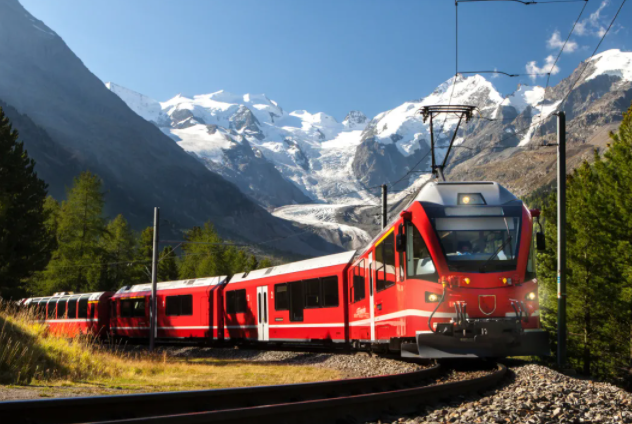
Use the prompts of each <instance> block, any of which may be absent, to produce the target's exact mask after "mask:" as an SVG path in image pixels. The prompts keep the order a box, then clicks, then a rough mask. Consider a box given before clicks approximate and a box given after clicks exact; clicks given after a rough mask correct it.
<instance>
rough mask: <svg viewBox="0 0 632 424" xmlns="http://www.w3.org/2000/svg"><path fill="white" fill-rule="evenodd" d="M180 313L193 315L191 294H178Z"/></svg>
mask: <svg viewBox="0 0 632 424" xmlns="http://www.w3.org/2000/svg"><path fill="white" fill-rule="evenodd" d="M180 315H181V316H189V315H193V295H191V294H184V295H182V296H180Z"/></svg>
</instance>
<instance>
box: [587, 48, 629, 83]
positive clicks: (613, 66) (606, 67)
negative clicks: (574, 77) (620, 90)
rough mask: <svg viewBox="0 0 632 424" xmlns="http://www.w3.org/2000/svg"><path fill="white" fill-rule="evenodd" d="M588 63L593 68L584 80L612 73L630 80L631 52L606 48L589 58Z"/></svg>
mask: <svg viewBox="0 0 632 424" xmlns="http://www.w3.org/2000/svg"><path fill="white" fill-rule="evenodd" d="M590 63H591V64H592V66H594V68H595V70H594V72H593V73H592V74H590V75H589V76H588V77H586V79H585V81H589V80H591V79H593V78H596V77H598V76H599V75H612V76H617V77H619V78H621V79H623V80H626V81H632V52H622V51H621V50H619V49H611V50H606V51H605V52H602V53H599V54H598V55H595V56H594V57H593V58H591V59H590Z"/></svg>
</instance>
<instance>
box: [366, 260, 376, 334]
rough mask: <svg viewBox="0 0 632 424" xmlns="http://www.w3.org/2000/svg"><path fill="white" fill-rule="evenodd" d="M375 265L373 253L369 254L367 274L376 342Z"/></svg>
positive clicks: (372, 328)
mask: <svg viewBox="0 0 632 424" xmlns="http://www.w3.org/2000/svg"><path fill="white" fill-rule="evenodd" d="M374 269H375V264H374V263H373V252H371V253H369V272H367V278H368V279H369V313H370V314H371V341H375V299H374V297H373V295H374V293H373V292H374V290H373V272H374Z"/></svg>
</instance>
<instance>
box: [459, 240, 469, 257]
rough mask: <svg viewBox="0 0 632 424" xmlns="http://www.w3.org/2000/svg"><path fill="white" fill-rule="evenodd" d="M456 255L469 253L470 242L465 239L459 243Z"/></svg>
mask: <svg viewBox="0 0 632 424" xmlns="http://www.w3.org/2000/svg"><path fill="white" fill-rule="evenodd" d="M456 250H457V251H456V254H457V255H471V254H472V243H470V242H469V241H467V240H465V241H462V242H460V243H459V246H458V248H457V249H456Z"/></svg>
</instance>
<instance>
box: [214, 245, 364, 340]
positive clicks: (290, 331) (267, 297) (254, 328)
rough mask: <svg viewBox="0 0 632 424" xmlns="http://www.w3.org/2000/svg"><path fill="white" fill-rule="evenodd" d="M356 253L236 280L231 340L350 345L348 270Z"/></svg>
mask: <svg viewBox="0 0 632 424" xmlns="http://www.w3.org/2000/svg"><path fill="white" fill-rule="evenodd" d="M354 254H355V252H354V251H350V252H343V253H339V254H335V255H329V256H324V257H320V258H315V259H308V260H305V261H300V262H293V263H290V264H286V265H279V266H276V267H271V268H266V269H259V270H255V271H250V272H249V273H243V274H237V275H235V276H233V277H232V278H231V279H230V281H229V283H228V284H227V285H226V287H225V292H224V298H225V299H226V303H225V315H226V318H225V322H226V326H225V337H226V338H227V339H246V340H258V341H275V342H317V343H344V342H346V341H347V340H348V334H347V332H346V328H347V320H346V317H347V304H346V302H347V299H346V292H347V289H346V288H347V272H346V270H347V268H348V266H349V263H350V261H351V259H352V258H353V256H354Z"/></svg>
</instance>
